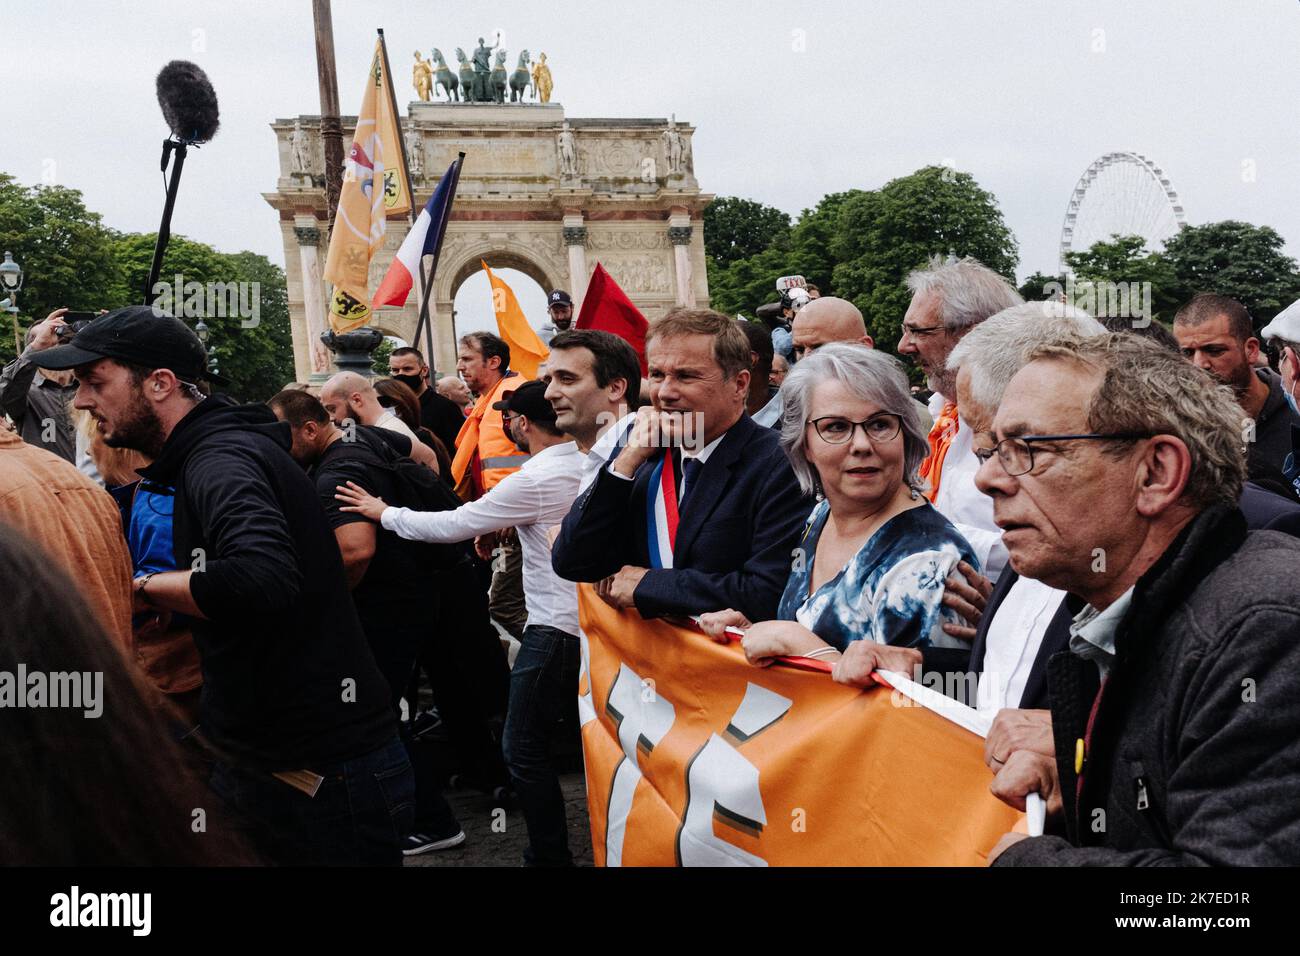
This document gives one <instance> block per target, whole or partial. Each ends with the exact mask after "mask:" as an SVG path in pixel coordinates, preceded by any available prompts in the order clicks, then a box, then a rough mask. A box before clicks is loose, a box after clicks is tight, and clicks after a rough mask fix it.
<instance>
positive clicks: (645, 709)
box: [578, 585, 1024, 866]
mask: <svg viewBox="0 0 1300 956" xmlns="http://www.w3.org/2000/svg"><path fill="white" fill-rule="evenodd" d="M580 595H581V597H580V605H581V622H582V632H583V633H582V635H581V638H582V671H581V675H580V679H579V698H578V714H579V720H580V722H581V724H582V740H583V751H584V753H585V756H586V770H587V805H588V809H589V811H590V814H591V836H592V845H593V849H594V854H595V860H596V863H597V865H605V866H620V865H621V866H983V865H984V864H985V862H986V856H987V854H988V852H989V851H990V850H991V849H992V848H993V846H994V844H995V843H997V841H998V838H999V837H1001V836H1002V834H1004V833H1006V832H1008V831H1010V830H1012V829H1021V830H1023V828H1024V824H1023V815H1022V814H1020V813H1017V812H1016V811H1015V810H1013V809H1012V808H1010V807H1008V806H1006V805H1004V804H1003V803H1001V802H999V801H998V800H997V799H996V798H995V797H994V796H993V795H992V794H991V793H990V792H989V783H990V782H991V780H992V775H991V774H990V772H989V770H988V768H987V767H986V766H985V765H984V761H983V741H982V739H981V737H980V735H979V733H978V732H976V731H974V730H970V729H966V728H964V727H962V726H959V724H958V723H955V722H954V720H953V719H949V718H946V717H943V716H940V715H939V714H938V713H936V712H935V711H933V710H931V709H929V708H927V707H926V706H923V705H921V704H919V703H917V702H916V701H914V700H913V699H912V698H911V697H909V696H907V695H906V694H903V693H900V692H899V691H897V690H894V689H892V688H889V687H875V688H871V689H869V690H857V689H855V688H850V687H845V686H843V685H841V684H836V683H834V682H833V681H832V680H831V679H830V676H829V675H828V674H825V673H820V672H816V671H811V670H803V669H799V668H793V667H782V666H773V667H768V668H758V667H754V666H751V665H750V664H749V663H747V662H746V660H745V656H744V653H743V652H742V650H741V648H740V646H739V644H732V645H730V646H727V645H720V644H715V643H714V642H713V641H711V640H710V639H709V638H708V637H706V636H704V635H703V634H701V633H699V632H698V631H694V630H688V629H685V628H682V627H675V626H673V625H671V624H669V623H666V622H664V621H644V620H642V619H641V617H640V616H639V615H638V614H637V613H636V612H635V611H625V612H619V611H616V610H615V609H613V608H611V607H609V606H608V605H607V604H605V603H604V602H603V601H601V600H600V599H599V598H598V597H596V595H595V592H594V591H593V590H592V588H591V586H590V585H581V586H580ZM912 686H915V685H912ZM944 700H945V701H946V700H947V699H946V698H944ZM950 703H952V702H950ZM952 706H953V708H955V709H956V710H953V711H951V712H952V713H955V714H956V718H957V719H963V716H962V714H961V713H959V712H958V711H960V712H964V713H965V715H968V718H969V719H966V722H967V723H968V725H969V726H971V727H978V726H979V721H978V716H977V715H975V712H974V711H972V710H970V709H969V708H966V707H962V706H961V705H958V704H955V703H952ZM945 712H949V711H948V708H947V707H946V706H945Z"/></svg>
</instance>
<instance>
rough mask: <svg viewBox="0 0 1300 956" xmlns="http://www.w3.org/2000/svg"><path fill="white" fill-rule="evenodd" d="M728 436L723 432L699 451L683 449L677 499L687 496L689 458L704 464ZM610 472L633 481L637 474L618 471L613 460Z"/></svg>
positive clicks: (610, 464)
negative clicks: (631, 474)
mask: <svg viewBox="0 0 1300 956" xmlns="http://www.w3.org/2000/svg"><path fill="white" fill-rule="evenodd" d="M730 430H731V429H728V430H727V431H730ZM726 437H727V432H723V433H722V434H721V435H719V436H718V437H717V438H715V439H713V441H711V442H709V443H708V444H707V445H705V446H704V447H703V448H701V449H700V450H699V451H690V450H687V449H685V448H683V449H682V476H681V482H680V483H679V484H678V486H677V500H678V501H681V500H682V499H683V498H685V497H686V462H687V460H688V459H691V458H694V459H696V460H697V461H699V463H700V464H701V465H703V464H704V463H705V462H706V461H708V460H709V456H710V455H712V454H713V450H714V449H715V448H717V447H718V445H720V444H721V443H722V439H724V438H726ZM609 473H610V474H611V475H617V476H618V477H619V478H622V479H623V480H624V481H632V480H633V477H635V476H630V475H625V474H623V473H622V472H621V471H617V470H616V469H615V468H614V463H613V462H612V461H611V462H610V463H609Z"/></svg>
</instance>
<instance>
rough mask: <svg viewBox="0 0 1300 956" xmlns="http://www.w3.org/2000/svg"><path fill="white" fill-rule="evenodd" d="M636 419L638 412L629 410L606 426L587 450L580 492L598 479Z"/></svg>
mask: <svg viewBox="0 0 1300 956" xmlns="http://www.w3.org/2000/svg"><path fill="white" fill-rule="evenodd" d="M635 419H636V412H628V413H627V414H626V415H624V416H623V417H622V418H620V419H619V420H618V421H616V422H615V423H614V424H613V425H611V426H610V427H609V428H606V429H605V430H604V432H602V433H601V436H600V437H599V438H597V439H596V443H595V444H594V445H592V446H591V448H589V449H588V450H587V454H586V455H585V456H584V457H583V461H582V480H581V481H580V482H579V483H578V494H582V493H583V492H584V491H586V490H587V489H588V488H590V487H591V483H592V482H593V481H595V480H596V475H598V474H599V473H600V466H601V465H603V464H605V462H607V461H609V457H610V455H612V454H614V449H615V448H617V447H618V444H619V442H621V441H622V440H623V436H624V435H626V434H627V430H628V428H630V427H631V425H632V422H633V421H634V420H635Z"/></svg>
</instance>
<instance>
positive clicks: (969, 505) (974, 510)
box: [930, 392, 1007, 581]
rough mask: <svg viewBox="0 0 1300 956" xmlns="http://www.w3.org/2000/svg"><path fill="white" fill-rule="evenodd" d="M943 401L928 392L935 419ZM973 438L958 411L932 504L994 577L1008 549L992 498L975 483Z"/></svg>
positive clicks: (988, 575)
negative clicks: (958, 532)
mask: <svg viewBox="0 0 1300 956" xmlns="http://www.w3.org/2000/svg"><path fill="white" fill-rule="evenodd" d="M945 401H946V399H945V398H944V397H943V396H942V395H940V394H939V393H938V392H935V393H934V394H933V395H931V396H930V414H931V416H932V417H934V418H935V419H938V417H939V413H940V412H941V411H943V405H944V402H945ZM973 438H974V432H973V430H972V429H971V427H970V425H968V424H967V423H966V420H965V419H963V418H961V417H960V411H959V412H958V427H957V434H956V435H954V436H953V439H952V444H951V445H950V446H949V447H948V454H947V455H946V456H945V457H944V459H943V476H942V480H941V481H940V483H939V494H937V495H936V496H935V499H934V506H935V507H936V508H938V509H939V512H940V513H941V514H942V515H943V516H944V517H945V518H947V519H948V520H949V521H951V522H952V523H953V524H954V525H956V526H957V530H958V531H960V532H961V533H962V536H963V537H964V538H965V539H966V540H967V541H969V542H970V546H971V550H973V551H974V552H975V556H976V557H977V558H979V559H980V566H981V567H982V568H983V569H984V574H985V575H986V576H987V577H988V578H989V579H990V580H992V581H996V580H997V579H998V575H999V574H1001V573H1002V569H1003V568H1005V567H1006V565H1007V549H1006V546H1005V545H1003V544H1002V531H1001V529H999V528H998V526H997V525H995V524H994V523H993V499H992V498H990V497H989V496H988V495H986V494H984V492H982V491H980V490H979V489H978V488H976V487H975V473H976V472H977V471H979V469H980V460H979V459H978V458H976V457H975V452H974V451H973V450H972V444H973V442H972V439H973Z"/></svg>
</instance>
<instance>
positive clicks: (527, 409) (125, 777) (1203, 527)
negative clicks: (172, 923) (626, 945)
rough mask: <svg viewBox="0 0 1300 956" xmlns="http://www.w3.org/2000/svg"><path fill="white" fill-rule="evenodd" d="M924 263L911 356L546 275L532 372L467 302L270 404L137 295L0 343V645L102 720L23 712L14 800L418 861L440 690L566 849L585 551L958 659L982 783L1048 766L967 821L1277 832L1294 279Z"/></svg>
mask: <svg viewBox="0 0 1300 956" xmlns="http://www.w3.org/2000/svg"><path fill="white" fill-rule="evenodd" d="M907 287H908V289H909V290H910V291H911V293H912V298H911V303H910V305H909V307H908V308H907V310H906V313H905V314H904V315H902V316H900V317H899V322H900V333H901V339H900V341H899V343H898V347H897V352H898V353H899V354H900V355H901V356H902V357H903V358H904V359H905V360H908V361H910V362H912V363H913V364H914V366H915V367H916V368H917V369H918V370H919V371H920V373H922V374H923V375H924V378H925V388H924V389H920V388H919V386H917V385H913V384H912V383H911V382H910V381H909V376H908V374H907V371H906V367H905V365H904V363H903V362H900V361H899V360H898V359H896V358H894V357H893V356H891V355H889V354H887V353H886V352H884V351H882V350H878V349H877V348H876V347H875V342H874V341H873V338H872V336H871V335H870V334H869V332H868V329H867V326H866V324H865V322H864V320H863V317H862V314H861V313H860V312H859V310H858V309H857V308H856V307H855V306H854V305H853V304H852V303H851V302H848V301H846V300H844V299H840V298H836V297H834V296H830V295H822V294H821V293H820V291H819V290H816V289H813V290H810V292H809V293H808V294H804V295H802V296H801V297H799V299H798V300H797V301H794V300H792V301H791V302H790V304H789V307H788V308H785V309H784V310H783V311H782V310H781V309H778V310H777V311H776V313H775V314H774V315H773V317H772V319H771V320H770V321H769V323H768V325H764V324H762V323H757V322H748V321H744V320H739V319H736V318H732V317H728V316H725V315H722V314H719V313H717V312H715V311H711V310H709V309H688V308H680V309H677V310H675V311H672V312H670V313H668V314H667V315H665V316H664V317H662V318H660V319H658V320H656V321H655V322H653V323H651V325H650V327H649V330H648V333H647V336H646V339H645V343H644V359H645V368H646V373H645V376H644V377H643V373H642V360H641V357H640V356H638V353H637V350H636V349H634V348H633V346H632V345H631V344H630V343H629V342H627V341H625V340H623V339H621V338H619V337H617V336H615V335H612V334H610V333H608V332H603V331H596V330H591V329H576V328H574V327H573V307H572V301H571V299H570V297H569V295H568V294H567V293H566V292H564V291H563V290H556V291H554V292H552V293H551V294H550V296H549V297H548V312H549V316H550V319H551V324H550V325H548V326H547V327H546V328H545V329H544V330H542V331H543V333H544V335H543V337H544V339H545V340H546V343H547V346H548V348H549V355H548V357H547V359H546V362H545V365H544V367H543V370H542V372H541V374H540V376H539V378H537V379H535V380H525V378H524V377H523V376H521V375H520V374H518V373H517V372H516V371H514V370H513V369H512V368H511V365H510V360H511V355H510V348H509V346H508V345H507V344H506V342H504V341H503V340H502V339H501V338H499V337H497V336H496V335H493V334H491V333H488V332H472V333H469V334H467V335H464V336H462V337H461V339H460V341H459V342H458V359H457V364H456V375H455V376H444V377H442V378H437V377H436V376H435V375H434V374H433V373H432V372H431V370H430V369H429V367H428V364H427V362H426V359H425V357H424V356H423V355H422V354H421V353H420V352H419V351H418V350H416V349H413V348H401V349H397V350H395V351H394V352H393V353H392V355H391V357H390V359H389V372H390V375H389V377H387V378H382V379H377V380H372V379H368V378H366V377H365V376H361V375H358V374H356V373H352V372H342V373H339V374H338V375H335V376H334V377H333V378H331V379H329V381H327V382H325V383H324V384H323V385H321V386H319V388H314V387H313V388H308V387H307V386H306V385H304V384H302V383H294V384H291V385H289V386H288V387H286V388H285V389H284V390H282V391H280V392H279V393H277V394H276V395H274V396H271V397H270V398H269V400H268V401H266V402H265V403H264V404H238V403H236V402H235V401H233V400H231V399H229V398H227V397H225V396H223V395H221V394H220V392H219V388H218V390H217V392H216V393H214V392H213V390H212V388H211V383H210V381H209V379H210V378H211V376H212V373H210V372H209V371H208V365H207V362H206V356H205V354H204V349H203V346H202V345H201V344H200V342H199V340H198V338H197V336H195V335H194V333H193V332H192V331H191V330H190V329H189V328H188V327H187V326H186V325H185V324H184V323H182V322H181V321H179V320H178V319H175V318H172V317H170V316H168V315H165V314H162V313H160V312H158V311H156V310H154V309H152V308H149V307H145V306H135V307H128V308H125V309H120V310H117V311H115V312H112V313H108V314H106V315H103V316H101V317H100V318H98V319H96V320H95V321H93V322H91V323H90V324H89V325H87V326H85V327H84V328H82V329H81V330H80V331H78V332H77V333H76V335H75V336H74V337H71V338H70V339H61V338H60V333H59V332H58V329H59V327H60V326H61V325H62V324H63V320H62V318H61V311H60V312H56V313H54V314H52V315H51V316H50V317H49V318H48V319H46V320H45V321H43V322H40V323H37V324H36V325H34V326H33V327H32V329H31V330H29V333H28V339H27V345H26V348H25V349H24V351H23V352H22V353H21V355H20V356H19V357H18V359H17V360H16V361H15V362H14V363H12V364H11V365H10V366H9V367H8V368H6V369H5V371H4V374H3V378H0V407H3V409H4V411H5V413H6V414H7V415H8V417H9V418H10V419H11V420H12V423H13V429H7V428H6V429H0V528H3V533H2V534H0V576H3V577H4V579H5V580H6V581H17V582H21V585H22V587H21V589H20V590H19V591H18V592H17V599H16V600H15V602H14V603H13V605H12V607H11V608H10V610H9V613H8V614H6V615H4V616H3V622H2V623H0V628H2V629H3V633H4V634H5V640H4V642H3V644H0V670H5V669H7V670H13V669H14V668H16V667H17V666H18V665H19V664H20V663H23V662H25V663H26V666H27V667H29V668H31V667H33V665H34V664H35V665H37V666H39V665H41V664H42V663H43V665H44V666H47V667H49V668H50V669H59V670H64V671H75V672H92V671H93V672H102V673H103V674H105V675H106V677H105V680H106V682H107V683H108V684H109V685H110V686H111V687H113V688H114V691H113V693H112V694H111V695H110V697H109V699H108V700H107V702H106V704H105V709H104V713H103V716H102V717H101V718H99V719H100V720H101V721H102V724H99V725H97V726H96V727H93V728H88V729H84V730H82V729H80V727H81V726H82V725H78V726H70V725H71V724H72V719H71V718H70V717H68V716H67V715H66V714H63V715H59V714H55V713H53V712H50V713H48V714H47V713H45V712H38V711H31V710H29V711H26V712H25V715H24V718H23V720H24V724H23V727H22V728H20V730H21V732H20V733H17V734H6V735H5V740H4V742H3V743H0V749H3V752H5V753H6V755H9V756H10V758H11V761H12V764H11V773H10V774H9V775H8V777H9V782H8V783H7V784H6V785H5V788H4V791H5V792H4V795H3V800H0V839H3V841H4V842H5V843H6V845H11V846H16V847H20V848H21V853H19V856H20V857H21V858H23V859H29V860H32V861H38V862H53V863H73V862H78V863H80V862H155V863H169V862H183V863H203V862H221V861H227V862H245V861H261V862H271V863H333V864H343V863H374V864H395V863H400V861H401V859H402V856H403V855H404V854H405V855H415V854H421V853H427V852H434V851H438V850H441V849H445V848H448V847H452V846H456V845H458V844H460V843H461V842H463V841H464V840H465V833H464V830H463V828H462V826H461V824H460V822H459V821H458V820H457V818H456V815H455V813H454V812H453V810H452V808H451V807H450V805H449V804H448V802H447V800H446V799H445V797H444V794H443V786H444V785H445V783H446V779H445V774H444V773H442V772H441V771H440V768H438V767H435V766H433V765H431V764H430V761H429V760H428V758H427V753H425V752H424V751H423V750H422V748H421V747H420V745H419V741H420V738H421V735H422V733H423V731H424V730H425V729H427V728H426V726H425V725H426V724H427V723H428V722H429V721H430V720H432V719H433V717H432V715H433V713H434V712H435V711H436V715H437V717H436V720H437V722H438V724H439V725H440V727H441V729H442V732H444V733H445V734H446V735H447V737H448V738H449V739H450V740H451V742H452V746H453V747H454V750H455V753H456V757H457V765H458V768H459V771H460V774H461V777H462V779H464V780H469V781H471V782H472V783H473V784H474V785H476V786H479V787H481V788H483V789H487V790H489V791H490V792H492V793H493V794H494V795H496V796H498V797H500V799H501V800H502V801H513V802H514V803H515V804H516V805H517V806H518V807H519V809H520V810H521V811H522V813H523V816H524V820H525V823H526V826H527V831H528V844H527V849H526V850H525V853H524V862H525V863H526V864H529V865H537V866H550V865H555V866H563V865H567V864H570V863H572V861H573V855H572V850H571V847H570V846H569V840H568V828H569V822H570V821H569V820H568V819H567V814H566V807H565V801H564V798H563V794H562V791H561V786H560V778H559V767H558V764H557V754H562V753H563V752H564V751H565V748H566V747H567V748H569V752H570V753H572V750H573V748H574V747H575V746H576V744H575V739H576V735H577V722H576V704H577V689H578V673H579V667H580V639H579V623H578V614H579V611H578V608H579V590H578V587H577V585H578V584H579V583H589V584H591V585H593V590H594V593H595V595H596V596H598V598H599V599H601V600H604V601H605V602H607V603H608V604H610V605H611V606H613V607H615V608H619V609H634V610H635V611H636V612H637V613H639V614H640V615H641V616H642V617H644V618H671V619H675V620H681V621H693V622H694V624H695V626H697V627H698V628H699V629H700V630H702V631H703V632H704V633H705V634H707V635H710V636H712V637H713V638H714V639H716V640H719V641H726V640H728V639H729V637H728V634H729V633H731V632H734V630H735V629H739V630H740V631H741V632H743V634H744V637H743V640H742V647H743V650H744V653H745V656H746V658H747V659H748V661H749V662H750V663H752V664H753V665H755V666H766V665H768V664H771V663H772V662H773V660H774V659H776V658H780V657H788V656H796V657H807V658H815V659H820V660H823V661H826V662H828V663H830V664H832V676H833V679H834V680H836V681H838V682H840V683H842V684H845V685H848V686H851V687H861V688H866V687H869V686H871V674H872V672H873V671H874V670H876V669H888V670H893V671H901V672H904V673H906V674H909V675H915V676H916V677H917V679H918V680H921V679H923V678H926V677H928V676H930V675H940V676H941V678H942V679H941V680H940V681H939V684H940V686H942V687H943V689H944V691H945V693H948V694H950V695H951V696H953V697H955V698H957V699H958V700H960V701H961V702H962V703H964V704H967V705H969V706H970V707H973V708H976V709H978V710H980V711H982V712H984V713H986V714H987V715H989V716H990V717H991V718H992V726H991V730H990V732H989V734H988V736H987V739H986V741H985V749H984V753H985V760H986V763H987V764H988V767H989V785H990V789H991V790H992V792H993V793H994V794H995V795H996V796H997V797H998V798H999V799H1001V800H1003V801H1005V802H1007V803H1009V804H1011V805H1012V806H1014V807H1017V808H1018V809H1024V807H1025V805H1026V800H1027V798H1028V797H1029V795H1031V794H1038V795H1039V796H1041V797H1042V798H1044V800H1045V801H1046V804H1047V808H1048V821H1047V827H1046V834H1045V835H1043V836H1032V837H1031V836H1027V835H1025V834H1020V833H1014V834H1007V835H1006V836H1005V837H1004V838H1003V839H1002V841H1001V842H1000V843H999V844H998V845H997V846H996V847H995V848H993V850H992V852H991V853H990V862H991V863H993V864H994V865H999V866H1002V865H1041V864H1060V865H1150V864H1169V863H1173V864H1277V863H1296V862H1300V813H1297V812H1296V811H1295V810H1294V809H1292V810H1288V809H1287V807H1293V806H1294V805H1293V804H1292V803H1291V800H1290V798H1289V797H1287V796H1286V794H1287V793H1288V792H1289V791H1288V790H1287V787H1288V781H1292V782H1294V780H1295V779H1296V776H1297V773H1300V738H1298V737H1297V735H1296V734H1295V729H1296V727H1297V726H1300V575H1298V574H1297V573H1296V572H1297V569H1298V568H1300V540H1297V536H1300V456H1297V454H1296V450H1297V448H1298V447H1300V413H1298V412H1297V408H1296V389H1297V386H1298V385H1300V303H1297V304H1295V305H1292V306H1291V307H1290V308H1288V309H1286V310H1284V311H1282V312H1281V313H1280V314H1279V315H1278V316H1277V317H1276V318H1274V319H1273V320H1272V321H1270V322H1269V323H1268V324H1267V325H1266V326H1265V327H1264V328H1262V329H1260V330H1258V331H1257V330H1256V328H1255V325H1254V323H1253V322H1252V319H1251V316H1250V315H1249V313H1248V312H1247V310H1246V309H1245V308H1244V307H1243V306H1242V305H1241V304H1240V303H1238V302H1236V301H1235V300H1233V299H1231V298H1228V297H1226V296H1222V295H1218V294H1216V293H1213V292H1206V293H1202V294H1200V295H1197V296H1196V297H1195V298H1193V299H1192V300H1191V301H1190V302H1188V303H1187V304H1185V305H1184V306H1183V307H1182V308H1181V309H1180V310H1179V311H1178V313H1177V315H1176V316H1175V318H1174V322H1173V324H1172V332H1171V331H1170V330H1169V329H1167V328H1165V327H1164V326H1162V325H1161V324H1160V323H1158V322H1154V321H1147V322H1145V323H1144V322H1140V321H1133V320H1130V319H1116V318H1115V317H1108V316H1101V317H1094V316H1091V315H1088V314H1087V313H1085V312H1083V311H1081V310H1079V309H1077V308H1074V307H1073V306H1071V305H1069V304H1066V303H1064V302H1056V301H1047V302H1024V301H1023V300H1022V299H1021V297H1020V295H1019V294H1018V293H1017V292H1016V290H1015V288H1014V287H1013V286H1012V285H1011V284H1010V283H1009V282H1008V281H1007V280H1006V279H1005V278H1004V277H1003V276H1001V275H999V274H997V273H995V272H994V271H992V270H990V269H988V268H987V267H985V266H983V265H982V264H980V263H979V262H977V261H975V260H973V259H969V258H968V259H962V260H951V259H949V260H944V259H935V260H934V261H932V262H930V263H928V264H926V265H925V266H923V267H921V268H918V269H917V270H916V271H914V272H913V273H912V274H911V275H910V276H909V277H908V279H907ZM769 311H770V310H769ZM769 326H770V328H769ZM216 384H217V385H218V386H219V385H220V383H219V382H218V383H216ZM52 608H58V609H59V613H57V614H56V613H52V611H51V609H52ZM64 609H66V610H67V613H66V614H65V613H63V611H64ZM46 634H48V635H49V637H48V640H47V639H44V637H43V635H46ZM701 639H703V638H701ZM924 682H925V683H929V681H928V680H925V681H924ZM77 719H78V720H81V717H80V715H79V714H78V716H77ZM92 723H93V721H92ZM83 724H84V721H83ZM827 732H834V730H833V728H828V729H827ZM119 757H121V758H122V759H120V760H119V759H118V758H119ZM128 758H129V759H128ZM83 759H84V761H85V763H84V764H83V763H81V761H82V760H83ZM74 760H75V761H77V762H76V764H75V765H74V764H73V761H74ZM87 768H89V769H87ZM87 773H89V774H90V776H91V777H93V778H94V779H93V780H91V781H90V782H89V783H86V782H81V781H84V776H85V774H87ZM819 785H826V786H833V785H834V782H833V781H820V782H819ZM139 790H146V791H148V796H149V799H148V800H141V801H134V800H132V799H131V798H132V797H134V796H136V795H137V794H138V791H139ZM195 808H205V809H206V812H205V813H204V821H205V822H204V827H203V829H202V830H198V829H196V828H195V823H194V820H195V812H196V811H195ZM56 819H57V822H55V820H56ZM51 828H55V829H58V831H59V833H58V835H57V837H56V836H53V835H51ZM100 831H108V832H100ZM200 832H202V833H209V832H216V833H218V834H219V835H220V839H217V840H213V839H202V838H200V837H198V836H197V834H198V833H200Z"/></svg>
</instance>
